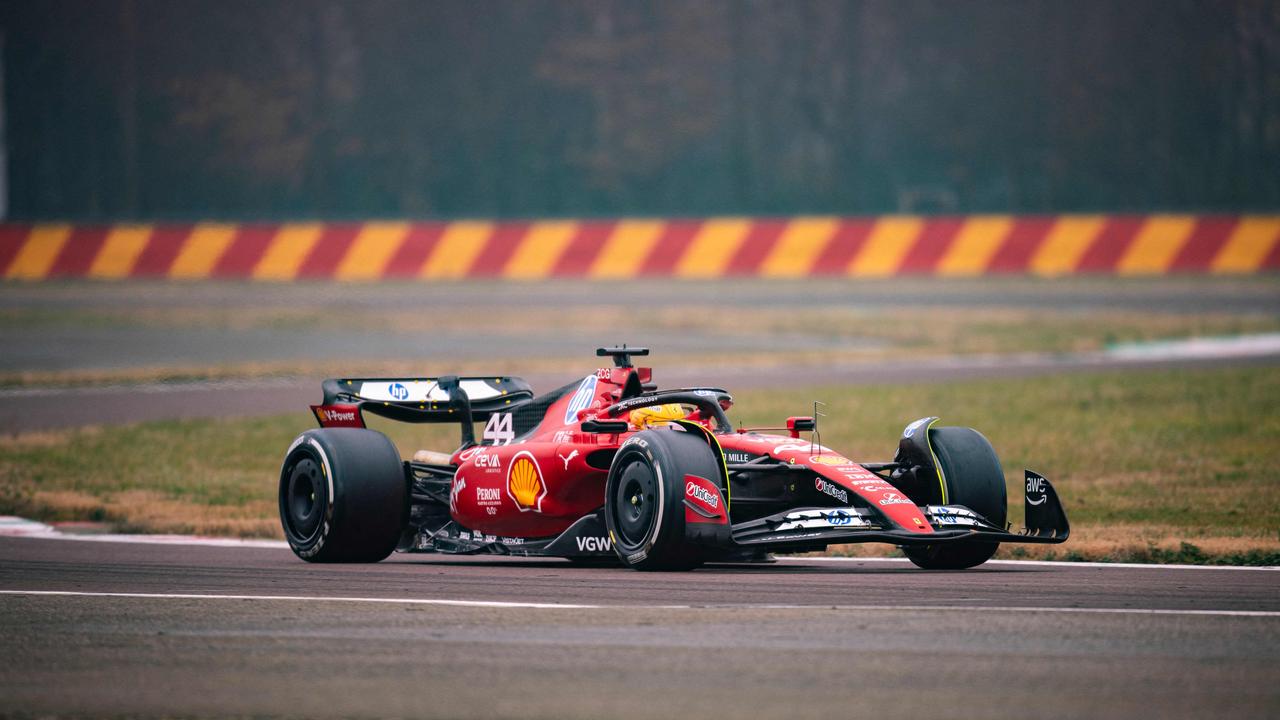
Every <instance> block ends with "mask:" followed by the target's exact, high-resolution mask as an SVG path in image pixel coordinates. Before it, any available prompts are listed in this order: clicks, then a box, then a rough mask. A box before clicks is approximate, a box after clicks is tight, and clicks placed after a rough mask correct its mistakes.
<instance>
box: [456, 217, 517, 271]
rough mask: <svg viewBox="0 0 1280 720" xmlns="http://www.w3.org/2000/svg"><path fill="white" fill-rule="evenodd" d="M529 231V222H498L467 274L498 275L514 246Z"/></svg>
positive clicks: (514, 248) (509, 257)
mask: <svg viewBox="0 0 1280 720" xmlns="http://www.w3.org/2000/svg"><path fill="white" fill-rule="evenodd" d="M528 233H529V223H526V222H504V223H498V225H497V226H496V227H494V229H493V234H492V235H490V236H489V242H488V243H486V244H485V246H484V249H483V250H481V251H480V256H479V257H477V258H476V260H475V263H474V264H472V266H471V270H470V272H469V273H468V275H470V276H472V277H498V276H500V275H502V270H503V268H505V267H506V266H507V261H508V260H510V259H511V256H512V255H513V254H515V251H516V247H517V246H518V245H519V244H520V241H521V240H522V239H524V236H525V235H527V234H528Z"/></svg>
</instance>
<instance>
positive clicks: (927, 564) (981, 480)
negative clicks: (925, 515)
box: [904, 427, 1008, 570]
mask: <svg viewBox="0 0 1280 720" xmlns="http://www.w3.org/2000/svg"><path fill="white" fill-rule="evenodd" d="M929 441H930V445H931V446H932V448H933V452H934V455H935V456H936V457H937V461H938V465H939V470H940V471H941V472H942V476H943V478H944V480H945V481H946V486H947V497H946V498H945V503H946V504H948V505H963V506H965V507H967V508H969V509H970V510H973V511H974V512H976V513H978V514H980V515H982V516H983V517H984V518H986V519H987V520H988V521H989V522H991V524H993V525H995V526H997V527H1004V525H1005V522H1006V520H1007V516H1008V490H1007V488H1006V487H1005V481H1004V469H1003V468H1002V467H1001V465H1000V458H999V457H998V456H997V455H996V451H995V449H994V448H993V447H991V443H990V442H988V440H987V439H986V438H985V437H983V435H982V433H980V432H978V431H977V430H974V429H972V428H964V427H942V428H933V429H931V430H929ZM940 494H941V493H940V492H939V497H937V501H938V502H940V503H941V502H943V500H944V499H943V498H942V497H940ZM999 547H1000V544H999V543H992V542H976V541H966V542H949V543H939V544H937V545H924V546H908V547H906V548H904V552H905V553H906V555H907V557H908V558H910V560H911V561H912V562H913V563H915V564H916V565H918V566H920V567H922V568H926V569H931V570H960V569H964V568H970V567H974V566H977V565H981V564H982V563H984V562H986V561H987V560H989V559H990V558H991V556H992V555H994V554H995V552H996V550H997V549H998V548H999Z"/></svg>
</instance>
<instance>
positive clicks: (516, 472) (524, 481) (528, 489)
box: [507, 451, 547, 512]
mask: <svg viewBox="0 0 1280 720" xmlns="http://www.w3.org/2000/svg"><path fill="white" fill-rule="evenodd" d="M508 467H509V469H508V470H507V495H510V496H511V499H512V500H513V501H515V504H516V507H518V508H520V510H521V512H524V511H526V510H535V511H537V512H542V498H544V497H546V495H547V486H546V483H544V482H543V481H542V471H541V470H540V469H539V468H538V463H537V461H535V460H534V459H533V455H531V454H530V453H529V452H528V451H525V452H521V453H518V454H517V455H516V456H515V459H514V460H512V462H511V465H510V466H508Z"/></svg>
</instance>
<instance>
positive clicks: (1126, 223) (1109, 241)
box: [1075, 215, 1146, 273]
mask: <svg viewBox="0 0 1280 720" xmlns="http://www.w3.org/2000/svg"><path fill="white" fill-rule="evenodd" d="M1145 222H1146V218H1144V217H1140V216H1135V215H1117V216H1115V217H1110V218H1107V219H1106V222H1105V223H1103V225H1102V230H1101V231H1100V232H1099V233H1098V237H1096V238H1094V240H1093V245H1091V246H1089V249H1088V250H1086V251H1085V253H1084V257H1082V258H1080V264H1079V265H1077V266H1076V269H1075V271H1076V272H1092V273H1110V272H1115V269H1116V263H1118V262H1120V258H1122V257H1124V252H1125V250H1128V249H1129V244H1130V243H1132V242H1133V239H1134V238H1135V237H1137V235H1138V231H1139V230H1141V229H1142V225H1143V223H1145Z"/></svg>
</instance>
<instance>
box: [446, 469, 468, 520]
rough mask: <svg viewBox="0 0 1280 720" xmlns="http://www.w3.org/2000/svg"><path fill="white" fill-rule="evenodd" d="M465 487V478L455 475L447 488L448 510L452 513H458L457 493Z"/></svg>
mask: <svg viewBox="0 0 1280 720" xmlns="http://www.w3.org/2000/svg"><path fill="white" fill-rule="evenodd" d="M466 487H467V479H466V478H464V477H457V478H454V480H453V487H451V488H450V489H449V512H451V513H453V514H454V515H457V514H458V493H461V492H462V491H463V490H464V489H466Z"/></svg>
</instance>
